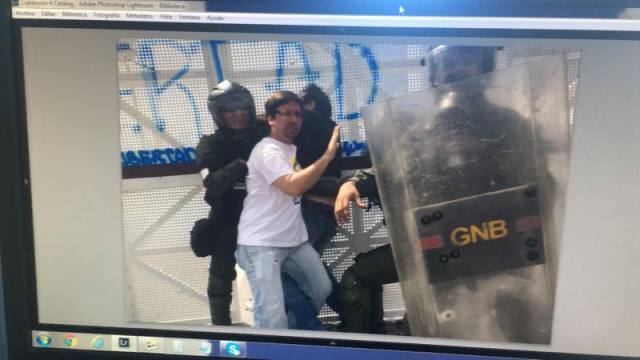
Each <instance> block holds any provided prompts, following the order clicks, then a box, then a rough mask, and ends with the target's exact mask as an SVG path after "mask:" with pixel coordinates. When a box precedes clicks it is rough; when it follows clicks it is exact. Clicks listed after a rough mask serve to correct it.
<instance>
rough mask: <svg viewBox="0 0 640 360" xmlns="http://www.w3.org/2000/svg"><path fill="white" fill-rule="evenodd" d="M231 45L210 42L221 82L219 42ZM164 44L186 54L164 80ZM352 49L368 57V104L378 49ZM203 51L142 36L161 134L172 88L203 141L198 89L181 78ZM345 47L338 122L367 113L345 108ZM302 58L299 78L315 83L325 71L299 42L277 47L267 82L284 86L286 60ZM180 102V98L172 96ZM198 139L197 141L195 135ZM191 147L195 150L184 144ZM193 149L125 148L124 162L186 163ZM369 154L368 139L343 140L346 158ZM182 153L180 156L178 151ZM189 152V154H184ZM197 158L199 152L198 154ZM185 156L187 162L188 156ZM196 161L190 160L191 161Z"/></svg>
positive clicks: (338, 70)
mask: <svg viewBox="0 0 640 360" xmlns="http://www.w3.org/2000/svg"><path fill="white" fill-rule="evenodd" d="M224 43H226V41H217V40H212V41H209V47H210V49H211V56H212V59H213V67H214V71H215V73H216V78H217V79H218V80H223V79H224V78H225V76H224V71H223V66H222V61H221V58H220V54H219V45H221V44H224ZM117 48H118V50H119V51H127V50H130V49H131V46H130V44H128V43H125V42H121V43H119V44H118V45H117ZM161 48H164V49H166V48H170V49H175V50H177V51H178V52H179V53H180V54H182V55H184V56H185V58H186V59H185V61H184V62H183V63H182V64H181V65H180V66H179V69H178V70H177V71H175V73H173V74H171V75H170V76H169V77H168V79H166V80H161V79H160V76H159V71H158V66H157V64H156V57H157V56H159V55H157V54H156V51H159V50H160V49H161ZM346 48H347V49H353V50H356V51H357V52H358V53H359V55H360V56H361V57H362V59H363V60H364V61H365V63H366V65H367V67H368V69H369V72H370V76H371V78H370V84H371V88H370V90H369V96H368V98H367V104H372V103H374V102H375V100H376V97H377V95H378V91H379V80H380V74H379V68H378V63H377V61H376V58H375V56H374V53H373V51H372V50H371V49H370V48H369V47H368V46H366V45H363V44H356V43H352V44H347V45H346ZM201 51H202V43H200V42H198V41H178V40H168V39H144V40H140V41H139V42H138V44H137V53H136V60H137V63H138V64H139V65H140V66H141V67H142V78H143V80H144V83H145V95H146V96H145V100H146V101H147V102H148V107H149V109H150V114H151V118H152V120H153V124H154V126H155V127H156V129H157V130H158V131H159V132H164V131H166V129H167V125H166V120H165V118H164V117H163V115H162V112H161V108H162V106H161V102H162V101H166V99H163V98H162V95H163V94H165V93H166V92H167V91H168V90H170V89H174V88H175V89H177V90H178V91H179V92H181V93H182V94H184V96H185V99H186V101H187V104H188V106H189V108H190V110H191V113H192V115H193V120H194V126H195V130H196V135H197V137H198V139H199V138H200V137H201V136H202V135H203V131H202V115H201V114H200V112H199V110H198V107H197V106H196V100H195V97H194V95H193V92H192V91H191V90H190V89H189V87H188V86H187V85H185V84H184V83H183V82H182V81H181V80H182V79H183V78H184V77H185V75H187V74H188V73H189V71H190V70H191V60H192V59H193V56H194V55H195V54H200V53H201ZM344 51H345V45H343V44H340V43H335V44H334V47H333V71H334V79H333V82H334V84H333V85H334V86H333V88H334V91H335V93H334V95H335V99H336V103H337V104H336V105H337V106H336V110H337V111H336V112H337V113H336V120H337V121H338V122H344V121H352V120H357V119H360V118H361V117H362V114H361V113H360V112H358V111H356V112H347V111H346V109H345V107H346V106H345V92H344V87H345V80H344V66H343V52H344ZM292 56H293V57H297V58H298V59H299V60H300V61H301V63H302V69H303V74H302V75H301V77H300V80H302V81H303V82H304V83H305V84H311V83H315V82H317V81H318V80H319V79H320V71H318V70H314V69H313V67H312V65H311V62H310V61H309V57H308V55H307V54H306V52H305V49H304V46H303V45H302V43H299V42H279V43H277V45H276V53H275V73H274V81H271V82H266V83H265V84H264V88H265V89H266V90H267V91H268V92H273V91H278V90H282V88H283V87H284V78H285V75H286V74H285V72H286V68H287V60H288V59H290V58H291V57H292ZM132 94H133V90H132V89H127V88H123V89H120V96H123V97H125V96H130V95H132ZM170 100H171V101H175V99H170ZM131 129H132V131H133V132H134V133H136V134H138V133H140V132H141V129H142V127H141V126H140V125H139V124H134V125H133V126H132V128H131ZM194 140H195V141H197V139H194ZM184 149H191V150H192V148H188V147H187V148H184ZM191 150H189V151H186V150H185V151H182V150H181V149H179V148H168V149H163V150H161V149H152V150H140V151H124V152H122V165H123V166H140V165H152V164H168V163H183V162H190V161H193V159H191V155H190V154H191ZM366 153H367V146H366V143H364V142H360V141H344V142H343V154H344V156H347V157H348V156H354V155H365V154H366ZM178 154H180V155H178ZM185 154H187V155H185ZM193 155H194V157H195V152H194V153H193ZM183 159H185V160H183ZM188 159H191V160H188Z"/></svg>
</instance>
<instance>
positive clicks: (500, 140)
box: [363, 56, 570, 344]
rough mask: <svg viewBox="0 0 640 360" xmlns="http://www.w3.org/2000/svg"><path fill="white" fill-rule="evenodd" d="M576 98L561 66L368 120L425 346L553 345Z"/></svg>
mask: <svg viewBox="0 0 640 360" xmlns="http://www.w3.org/2000/svg"><path fill="white" fill-rule="evenodd" d="M566 93H567V84H566V75H565V63H564V58H563V57H561V56H557V57H546V58H540V59H538V61H535V62H533V63H530V64H528V65H520V66H515V67H511V68H507V69H505V70H500V71H496V72H494V73H490V74H486V75H482V76H479V77H475V78H472V79H467V80H463V81H460V82H456V83H452V84H449V85H446V86H440V87H438V88H434V89H431V90H429V91H426V92H422V93H416V94H412V95H409V96H406V97H402V98H398V99H394V100H391V101H388V102H383V103H379V104H374V105H372V106H370V107H368V108H366V109H363V114H364V119H365V130H366V135H367V140H368V143H369V149H370V152H371V157H372V161H373V164H374V168H375V170H376V179H377V183H378V189H379V191H380V198H381V200H382V205H383V210H384V214H385V219H386V223H387V226H388V228H389V233H390V235H391V244H392V248H393V253H394V259H395V262H396V269H397V270H398V275H399V278H400V281H401V285H402V291H403V297H404V299H405V303H406V307H407V315H408V318H409V322H410V325H411V330H412V334H413V335H418V336H437V337H447V338H459V339H474V340H489V341H511V342H527V343H540V344H546V343H549V342H550V339H551V324H552V315H553V303H554V293H555V283H556V281H555V279H556V269H557V265H556V259H557V251H558V250H557V249H558V241H559V234H560V230H561V224H562V218H561V217H562V208H563V205H564V189H565V186H566V177H567V168H568V151H569V129H570V124H569V117H568V105H567V95H566Z"/></svg>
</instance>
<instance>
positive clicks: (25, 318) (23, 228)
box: [0, 1, 640, 359]
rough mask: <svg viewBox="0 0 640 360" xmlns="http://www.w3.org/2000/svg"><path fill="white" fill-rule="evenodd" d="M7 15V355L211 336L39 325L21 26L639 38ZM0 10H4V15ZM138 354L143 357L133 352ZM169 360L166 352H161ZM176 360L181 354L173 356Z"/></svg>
mask: <svg viewBox="0 0 640 360" xmlns="http://www.w3.org/2000/svg"><path fill="white" fill-rule="evenodd" d="M0 6H2V7H3V8H4V9H0V10H2V11H0V13H2V14H5V15H3V17H2V19H1V20H2V22H0V34H1V35H0V45H1V46H0V48H4V49H9V51H7V52H4V54H2V55H0V69H1V70H0V74H1V75H0V76H1V78H2V79H3V82H4V83H5V84H7V86H6V87H4V88H2V89H1V91H2V92H0V98H2V99H3V101H4V102H5V103H6V104H5V106H4V107H3V108H2V118H3V119H7V121H6V122H5V130H6V131H5V132H4V134H3V136H4V137H5V138H3V140H2V141H1V142H0V151H2V153H4V154H6V155H7V156H6V157H5V169H6V171H7V172H6V173H5V174H6V175H5V176H3V177H2V178H1V179H0V184H1V185H0V188H1V189H2V190H1V192H2V194H3V195H2V200H3V201H2V205H0V208H1V209H2V210H0V214H1V215H2V216H0V218H1V219H0V222H2V229H4V230H3V235H2V240H3V241H2V249H1V250H2V274H3V281H4V285H5V286H4V289H5V291H4V294H5V312H6V321H7V324H6V327H7V344H8V351H9V355H10V357H11V358H14V357H15V358H28V359H31V358H34V359H46V358H58V359H59V358H61V357H64V358H69V359H81V358H88V357H91V358H97V359H101V358H122V357H125V356H126V357H131V356H132V355H131V354H121V353H116V352H104V353H103V352H89V351H68V350H58V349H46V350H45V349H34V348H33V347H32V346H31V331H32V330H43V331H64V332H88V333H111V334H118V333H122V332H123V331H125V332H127V333H132V334H135V335H141V336H167V337H182V338H211V336H212V335H211V334H212V333H209V332H193V331H180V330H159V329H143V328H126V329H125V328H111V327H100V326H77V325H59V324H43V323H40V322H39V321H38V314H37V293H36V277H35V257H34V236H33V223H32V214H31V192H30V190H29V183H28V179H29V178H30V176H29V158H28V136H27V119H26V101H25V87H24V76H23V74H24V68H23V62H22V37H21V30H22V29H23V28H25V27H56V28H78V29H117V30H161V31H207V32H237V33H238V32H239V33H242V32H244V33H255V32H269V33H283V34H291V33H296V34H300V33H304V34H324V35H330V34H340V35H377V36H398V35H403V36H432V37H433V36H437V37H483V38H493V37H501V38H505V37H509V38H538V39H540V38H553V39H615V40H639V39H640V33H636V32H622V31H596V30H594V31H561V30H505V29H438V28H433V29H424V28H422V29H418V28H403V29H397V28H344V27H301V26H270V25H203V24H166V23H163V24H160V23H136V22H108V21H52V20H11V19H10V6H11V5H10V2H9V1H5V2H2V5H0ZM4 10H6V11H4ZM215 338H216V339H219V340H225V339H234V340H241V341H248V342H251V341H268V342H281V343H290V344H308V345H325V346H346V347H354V348H373V349H375V348H379V349H397V350H403V351H421V352H435V353H450V354H468V355H486V356H505V357H515V358H540V359H588V358H598V359H602V358H611V359H619V358H624V357H615V356H603V355H585V354H568V353H554V352H539V351H524V350H502V349H488V348H477V347H461V346H441V345H426V344H424V345H418V344H409V343H395V342H394V343H389V342H374V341H361V340H343V339H319V338H309V337H302V336H300V337H290V336H265V335H241V334H236V333H233V332H228V333H216V334H215ZM135 356H136V357H137V356H141V357H144V356H149V355H146V354H136V355H135ZM165 357H166V358H172V356H171V355H165ZM174 358H177V359H181V358H184V357H182V356H180V357H178V356H174Z"/></svg>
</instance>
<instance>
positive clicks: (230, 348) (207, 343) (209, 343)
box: [32, 330, 515, 360]
mask: <svg viewBox="0 0 640 360" xmlns="http://www.w3.org/2000/svg"><path fill="white" fill-rule="evenodd" d="M32 346H33V347H34V348H38V349H66V350H69V351H74V350H85V351H113V352H130V353H146V354H165V355H174V356H180V355H185V356H204V357H223V358H251V359H285V360H286V359H296V360H299V359H311V358H318V357H319V355H320V354H321V355H322V358H325V359H332V360H353V359H357V358H362V359H367V360H388V359H403V360H418V359H423V360H424V359H431V360H508V359H513V360H515V358H511V357H496V356H479V355H471V354H447V353H434V352H416V351H402V350H389V349H371V348H353V347H343V346H325V345H300V344H286V343H273V342H257V341H254V342H244V341H234V340H220V339H218V340H216V339H192V338H173V337H150V336H137V335H132V334H121V335H117V334H116V335H114V334H95V333H78V332H57V331H38V330H34V331H32Z"/></svg>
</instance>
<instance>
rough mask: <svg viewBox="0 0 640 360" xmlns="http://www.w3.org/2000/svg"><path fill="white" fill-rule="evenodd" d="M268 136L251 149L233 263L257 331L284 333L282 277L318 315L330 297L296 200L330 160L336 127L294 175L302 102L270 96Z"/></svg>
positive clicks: (335, 143) (328, 283) (289, 94)
mask: <svg viewBox="0 0 640 360" xmlns="http://www.w3.org/2000/svg"><path fill="white" fill-rule="evenodd" d="M265 113H266V116H267V121H268V124H269V126H270V128H271V132H270V134H269V136H267V137H265V138H264V139H262V140H261V141H260V142H259V143H258V144H257V145H256V146H255V147H254V149H253V151H252V152H251V155H250V156H249V160H248V162H247V166H248V169H249V172H248V175H247V197H246V198H245V200H244V207H243V210H242V214H241V216H240V222H239V224H238V249H237V250H236V259H237V260H238V264H239V265H240V267H241V268H242V269H243V270H244V271H245V272H246V274H247V278H248V280H249V284H250V286H251V291H252V292H253V298H254V324H255V326H256V327H258V328H271V329H286V328H287V326H288V322H287V315H286V313H285V306H284V295H283V288H282V277H281V271H284V272H285V273H286V274H287V275H288V276H289V277H290V278H291V279H293V280H294V281H295V282H296V284H297V285H298V287H299V288H300V290H301V291H302V292H304V294H305V295H306V296H307V297H308V298H309V299H310V301H311V303H312V304H313V306H314V307H315V308H316V310H317V311H319V309H320V308H321V307H322V305H323V304H324V302H325V300H326V298H327V296H328V295H329V294H330V292H331V281H330V280H329V277H328V275H327V271H326V270H325V268H324V266H323V264H322V261H321V260H320V256H319V255H318V253H317V252H316V251H315V250H314V249H313V247H312V246H311V245H310V244H309V243H308V242H307V240H308V235H307V229H306V227H305V224H304V221H303V218H302V212H301V208H300V205H301V196H302V194H304V193H305V192H306V191H307V190H309V189H310V188H311V187H312V186H313V185H314V184H315V183H316V181H317V180H318V179H319V178H320V176H321V175H322V173H323V172H324V171H325V170H326V168H327V166H328V165H329V163H330V162H331V160H332V159H333V158H334V156H335V154H336V152H337V150H338V148H339V143H338V135H339V127H336V128H335V129H334V130H333V134H332V136H331V139H330V141H329V144H328V145H327V147H326V150H325V152H324V154H323V155H322V156H321V157H320V158H319V159H318V160H317V161H315V162H314V163H312V164H311V165H309V166H307V167H306V168H304V169H302V170H299V171H297V170H298V168H299V167H298V166H297V161H296V146H295V145H293V142H294V139H295V137H296V136H297V135H298V132H299V131H300V127H301V125H302V102H301V100H300V98H299V97H298V96H297V95H296V94H294V93H292V92H289V91H279V92H276V93H274V94H273V95H271V97H269V99H268V100H267V102H266V103H265Z"/></svg>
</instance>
